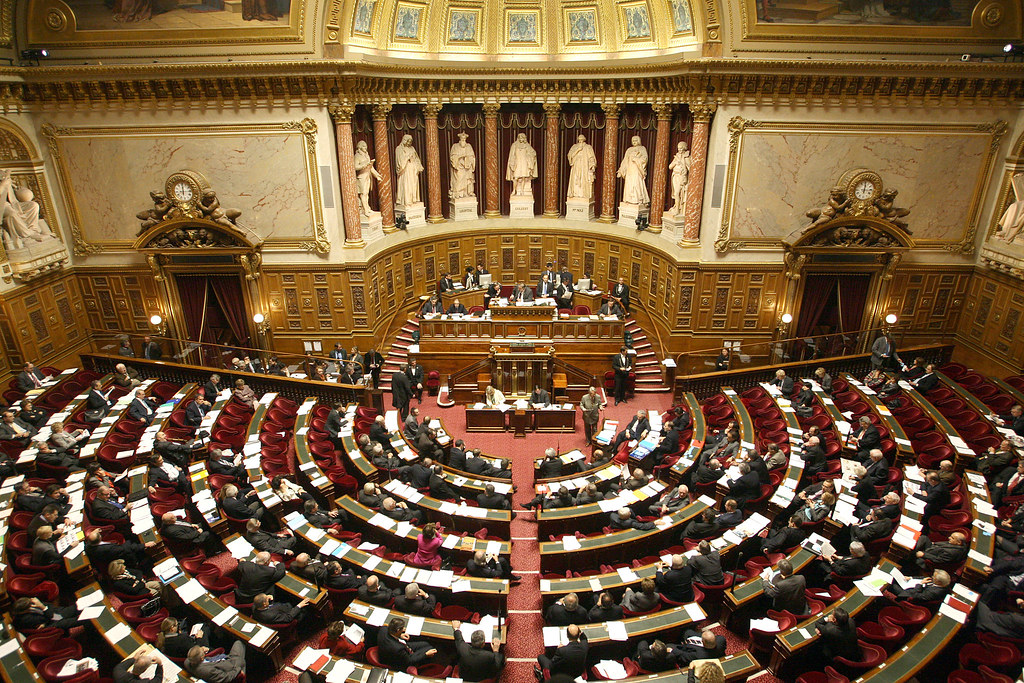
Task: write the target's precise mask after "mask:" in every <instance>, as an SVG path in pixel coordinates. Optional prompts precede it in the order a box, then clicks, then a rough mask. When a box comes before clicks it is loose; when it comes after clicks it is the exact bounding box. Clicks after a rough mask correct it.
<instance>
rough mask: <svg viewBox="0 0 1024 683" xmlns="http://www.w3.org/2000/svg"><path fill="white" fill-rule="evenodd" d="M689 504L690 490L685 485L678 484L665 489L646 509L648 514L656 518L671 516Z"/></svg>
mask: <svg viewBox="0 0 1024 683" xmlns="http://www.w3.org/2000/svg"><path fill="white" fill-rule="evenodd" d="M689 504H690V489H689V488H687V486H686V485H685V484H679V485H678V486H673V487H672V488H668V489H665V491H664V492H662V494H661V495H660V496H658V499H657V500H656V501H655V502H653V503H651V505H650V506H649V507H648V508H647V510H648V512H650V513H651V514H652V515H655V516H657V517H663V516H664V515H671V514H672V513H674V512H677V511H679V510H682V509H683V508H684V507H686V506H687V505H689Z"/></svg>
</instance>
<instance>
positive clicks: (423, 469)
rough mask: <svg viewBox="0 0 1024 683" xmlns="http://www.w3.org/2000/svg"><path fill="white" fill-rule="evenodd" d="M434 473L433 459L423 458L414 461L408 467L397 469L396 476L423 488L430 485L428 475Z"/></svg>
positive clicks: (413, 485) (417, 487)
mask: <svg viewBox="0 0 1024 683" xmlns="http://www.w3.org/2000/svg"><path fill="white" fill-rule="evenodd" d="M433 473H434V461H433V459H432V458H423V459H422V460H420V461H419V462H414V463H413V464H411V465H409V466H408V467H403V468H401V469H400V470H399V473H398V478H399V479H401V480H402V481H404V482H405V483H407V484H409V485H410V486H412V487H413V488H416V489H425V488H427V487H428V486H430V475H431V474H433Z"/></svg>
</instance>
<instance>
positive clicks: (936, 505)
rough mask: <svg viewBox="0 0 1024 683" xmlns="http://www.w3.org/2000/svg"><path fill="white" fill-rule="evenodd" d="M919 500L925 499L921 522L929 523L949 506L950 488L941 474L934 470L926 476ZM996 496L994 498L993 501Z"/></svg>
mask: <svg viewBox="0 0 1024 683" xmlns="http://www.w3.org/2000/svg"><path fill="white" fill-rule="evenodd" d="M917 497H919V498H924V512H923V513H922V514H921V522H922V523H927V522H928V519H929V518H930V517H931V516H932V515H935V514H938V513H939V512H941V511H942V508H944V507H946V506H947V505H949V500H950V496H949V487H947V486H946V485H945V484H943V483H942V480H941V479H939V473H938V472H936V471H934V470H932V471H930V472H928V474H926V475H925V476H924V486H922V487H921V491H920V492H919V493H918V496H917ZM994 498H995V496H993V499H994Z"/></svg>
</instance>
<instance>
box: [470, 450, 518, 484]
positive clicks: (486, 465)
mask: <svg viewBox="0 0 1024 683" xmlns="http://www.w3.org/2000/svg"><path fill="white" fill-rule="evenodd" d="M466 471H467V472H469V473H470V474H475V475H476V476H478V477H497V478H500V479H511V478H512V470H507V469H501V468H499V467H495V466H494V465H492V464H491V463H490V462H488V460H487V459H486V458H484V457H483V456H482V455H480V449H479V448H474V449H473V450H471V451H469V452H468V453H467V454H466Z"/></svg>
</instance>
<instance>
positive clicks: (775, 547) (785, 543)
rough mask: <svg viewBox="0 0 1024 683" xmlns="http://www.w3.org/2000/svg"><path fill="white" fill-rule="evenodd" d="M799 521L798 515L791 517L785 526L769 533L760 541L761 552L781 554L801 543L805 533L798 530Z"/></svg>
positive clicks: (805, 536)
mask: <svg viewBox="0 0 1024 683" xmlns="http://www.w3.org/2000/svg"><path fill="white" fill-rule="evenodd" d="M800 521H801V520H800V517H799V516H798V515H793V516H792V517H790V518H789V523H788V524H787V525H786V526H784V527H781V528H779V529H775V530H774V531H770V532H769V533H768V536H767V537H766V538H765V539H764V540H763V541H761V552H762V553H781V552H785V551H787V550H789V549H790V548H794V547H796V546H798V545H800V544H801V543H803V542H804V539H806V538H807V532H806V531H804V530H803V529H801V528H800Z"/></svg>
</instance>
